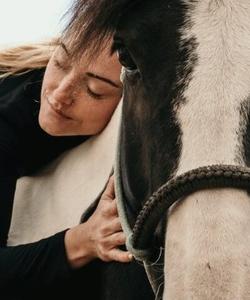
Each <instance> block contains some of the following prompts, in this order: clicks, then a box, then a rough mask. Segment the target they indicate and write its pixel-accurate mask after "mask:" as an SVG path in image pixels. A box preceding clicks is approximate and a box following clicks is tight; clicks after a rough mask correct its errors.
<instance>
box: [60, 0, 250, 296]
mask: <svg viewBox="0 0 250 300" xmlns="http://www.w3.org/2000/svg"><path fill="white" fill-rule="evenodd" d="M249 16H250V2H249V1H248V0H202V1H198V0H154V1H151V0H136V1H135V0H102V1H97V0H96V1H95V0H78V1H77V2H76V4H75V5H74V7H73V14H72V18H71V21H70V22H69V25H68V31H66V36H67V34H68V33H69V35H68V36H69V37H70V36H71V38H72V41H73V43H72V45H73V46H72V53H77V52H78V51H79V49H81V48H82V45H86V44H88V45H89V46H91V45H92V46H93V47H92V49H93V51H92V53H95V51H98V49H100V47H101V45H102V42H103V41H104V38H105V37H107V36H111V35H112V36H113V46H112V51H117V53H118V56H119V59H120V62H121V64H122V65H123V73H122V80H123V84H124V93H123V107H122V119H121V124H120V133H119V135H120V138H119V149H118V154H117V159H118V163H117V164H116V168H115V169H116V171H115V174H116V176H115V180H116V190H118V194H119V197H120V198H122V199H123V201H124V202H125V204H123V206H121V207H122V208H123V209H125V213H124V212H122V209H120V213H121V214H122V216H126V218H128V220H127V223H128V224H129V226H130V227H131V228H132V229H133V231H132V238H131V236H128V240H129V241H128V242H127V245H128V247H129V248H130V249H131V251H132V252H133V250H134V252H133V253H134V254H135V257H136V255H137V254H138V253H139V252H140V251H141V252H142V253H143V255H142V257H143V259H142V260H144V259H145V257H144V255H145V256H147V253H146V252H147V251H146V250H148V249H149V248H154V247H155V245H157V247H159V248H161V249H162V251H163V252H164V267H163V271H164V279H163V280H162V281H163V282H162V284H163V286H164V288H163V295H162V297H163V299H164V300H183V299H195V300H208V299H209V300H211V299H213V300H219V299H224V300H225V299H227V300H233V299H242V300H243V299H250V288H249V282H250V202H249V194H248V186H249V165H250V151H249V149H250V145H249V137H250V135H249V130H250V123H249V112H250V110H249V95H250V76H249V72H250V42H249V36H250V22H249ZM96 41H97V42H96ZM86 48H88V47H86ZM93 55H94V54H93ZM176 182H177V186H179V189H178V188H177V187H176V186H175V187H173V186H174V185H175V184H176ZM187 182H188V183H187ZM169 193H170V194H171V197H170V196H169ZM158 194H160V196H159V197H160V200H159V202H160V204H157V199H158V198H159V197H158ZM170 198H171V199H170ZM155 200H156V202H155ZM154 207H156V209H154ZM163 207H164V208H166V209H162V208H163ZM145 211H146V214H145ZM151 212H152V213H154V214H155V213H156V215H157V218H159V219H158V220H157V221H155V220H154V221H148V219H151ZM141 217H142V218H141ZM138 218H139V219H138ZM147 222H148V223H147ZM127 223H126V224H127ZM126 224H125V225H124V230H125V231H126V230H127V228H126V226H127V225H126ZM138 228H139V229H140V230H139V231H138ZM143 231H145V232H144V233H143ZM147 231H149V232H147ZM133 234H137V237H135V236H134V235H133ZM140 234H142V235H144V236H145V235H147V234H149V237H148V238H145V237H142V238H140V237H138V235H140ZM154 243H155V244H154ZM161 245H162V246H161ZM137 250H138V251H137ZM144 250H145V251H144ZM138 256H140V255H139V254H138Z"/></svg>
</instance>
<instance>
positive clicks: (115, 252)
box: [109, 248, 133, 263]
mask: <svg viewBox="0 0 250 300" xmlns="http://www.w3.org/2000/svg"><path fill="white" fill-rule="evenodd" d="M109 257H110V260H114V261H119V262H123V263H126V262H131V261H132V260H133V255H132V254H131V253H130V252H128V251H122V250H120V249H117V248H114V249H112V250H110V252H109Z"/></svg>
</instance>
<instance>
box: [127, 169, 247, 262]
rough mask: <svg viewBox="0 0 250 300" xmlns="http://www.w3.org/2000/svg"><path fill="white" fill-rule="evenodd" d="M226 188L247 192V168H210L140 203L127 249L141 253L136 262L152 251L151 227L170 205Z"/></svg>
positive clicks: (175, 180)
mask: <svg viewBox="0 0 250 300" xmlns="http://www.w3.org/2000/svg"><path fill="white" fill-rule="evenodd" d="M226 187H231V188H236V189H245V190H248V189H249V190H250V171H249V169H248V168H244V167H241V166H233V165H211V166H205V167H200V168H197V169H194V170H191V171H188V172H186V173H184V174H182V175H180V176H178V177H176V178H173V179H171V180H169V181H168V182H167V183H166V184H164V185H162V186H161V187H160V188H159V189H158V190H157V191H156V192H155V193H153V195H152V196H151V197H150V198H149V200H148V201H147V202H146V203H145V204H144V206H143V208H142V210H141V211H140V213H139V215H138V217H137V219H136V222H135V225H134V227H133V229H132V233H131V235H130V236H129V240H128V243H127V244H128V248H129V250H130V251H132V253H135V257H136V256H137V254H139V256H140V253H141V254H142V257H136V258H137V259H139V260H140V259H141V260H145V259H147V255H150V253H151V252H152V251H151V247H152V246H151V242H152V236H153V233H154V231H155V228H156V226H157V224H158V223H159V220H160V219H161V218H162V216H163V214H164V215H165V212H166V211H167V210H168V209H169V207H170V206H171V205H172V204H174V203H175V202H176V201H178V200H179V199H180V198H182V197H186V196H187V195H189V194H191V193H193V192H195V191H198V190H202V189H207V188H226Z"/></svg>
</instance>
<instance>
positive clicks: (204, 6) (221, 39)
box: [177, 0, 250, 174]
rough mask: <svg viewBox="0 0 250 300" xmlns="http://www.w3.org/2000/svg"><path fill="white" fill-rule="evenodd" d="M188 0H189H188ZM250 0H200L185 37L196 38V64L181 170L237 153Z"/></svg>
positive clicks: (249, 70)
mask: <svg viewBox="0 0 250 300" xmlns="http://www.w3.org/2000/svg"><path fill="white" fill-rule="evenodd" d="M186 2H188V1H186ZM249 18H250V1H249V0H245V1H244V0H243V1H235V0H234V1H224V4H223V2H222V1H215V0H213V1H211V0H210V1H208V0H203V1H198V2H197V4H195V6H194V11H193V13H192V17H191V21H192V22H193V26H192V28H191V30H190V28H187V29H186V31H185V29H184V32H183V39H189V38H191V37H195V39H196V41H197V43H198V47H197V49H196V51H197V55H198V64H197V66H195V68H194V72H193V74H192V79H191V81H190V84H189V86H188V88H187V89H186V91H185V92H184V97H185V100H186V102H185V103H184V104H183V105H182V106H181V107H180V108H179V111H178V113H177V118H178V121H179V123H180V126H181V130H182V132H183V136H182V152H181V157H180V166H179V169H178V174H181V173H183V172H185V171H188V170H190V169H193V168H196V167H199V166H204V165H209V164H216V163H221V164H222V163H224V164H239V163H240V164H243V162H242V161H237V158H238V157H239V148H242V146H241V145H240V144H239V143H240V140H239V139H238V138H237V133H240V131H241V130H240V114H239V109H240V106H241V104H242V102H243V101H244V100H246V98H247V97H248V95H249V94H250V21H249V20H250V19H249Z"/></svg>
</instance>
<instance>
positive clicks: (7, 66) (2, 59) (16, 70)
mask: <svg viewBox="0 0 250 300" xmlns="http://www.w3.org/2000/svg"><path fill="white" fill-rule="evenodd" d="M59 44H60V39H59V38H54V39H52V40H50V41H45V42H40V43H33V44H27V45H20V46H16V47H12V48H7V49H3V50H0V78H5V77H8V76H10V75H20V74H24V73H27V72H29V71H31V70H33V69H40V68H44V67H46V66H47V64H48V61H49V59H50V57H51V55H52V53H53V51H54V50H55V47H56V46H58V45H59Z"/></svg>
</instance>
